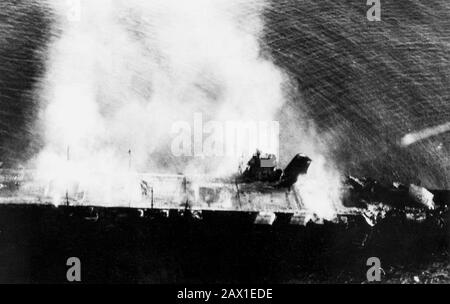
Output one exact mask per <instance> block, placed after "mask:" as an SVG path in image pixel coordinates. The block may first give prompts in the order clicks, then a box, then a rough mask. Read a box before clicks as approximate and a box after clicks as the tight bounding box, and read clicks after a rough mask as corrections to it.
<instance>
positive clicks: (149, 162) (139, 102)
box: [36, 0, 320, 197]
mask: <svg viewBox="0 0 450 304" xmlns="http://www.w3.org/2000/svg"><path fill="white" fill-rule="evenodd" d="M47 1H48V2H49V4H50V6H51V7H52V8H53V9H54V11H55V13H56V16H57V20H58V22H57V24H58V26H57V27H58V31H57V32H58V35H57V37H56V38H55V39H54V41H53V42H52V45H51V48H50V53H49V56H48V62H47V70H46V76H45V79H44V80H43V82H42V84H41V87H42V88H43V89H42V92H41V96H42V102H43V103H42V104H43V114H42V122H43V124H44V129H45V147H44V149H43V150H42V152H41V153H40V154H39V156H38V157H37V160H36V161H37V167H38V173H39V177H40V178H42V179H44V180H46V181H52V180H71V181H72V180H74V181H77V182H80V183H81V182H82V183H83V184H84V187H87V188H88V189H87V191H90V193H99V194H101V193H102V191H103V190H102V189H103V187H101V185H102V184H103V182H104V177H105V176H109V179H110V181H109V183H110V184H121V183H122V182H123V180H124V178H123V177H124V176H129V175H130V174H131V173H132V172H135V171H157V170H162V169H166V170H168V171H171V172H173V173H176V172H174V171H175V170H176V171H183V170H184V169H185V168H188V169H191V168H196V169H197V170H203V171H206V172H207V173H210V174H215V173H216V174H217V173H220V174H223V173H225V172H233V171H236V169H237V162H238V160H235V161H231V162H228V161H224V162H221V163H219V164H211V163H210V162H208V161H204V163H201V162H200V165H199V166H198V163H195V165H192V164H187V163H184V160H180V159H177V158H175V157H174V156H173V155H171V153H170V149H169V148H170V140H171V137H170V131H171V127H172V125H173V124H174V122H176V121H179V120H184V121H192V118H193V117H194V113H198V112H200V113H203V116H204V117H205V120H206V119H215V120H219V121H229V120H232V121H236V120H242V121H270V120H276V118H277V112H278V111H279V110H280V109H281V107H282V105H283V103H284V96H283V92H282V86H283V83H284V81H285V77H284V75H283V73H282V72H281V71H280V70H279V69H278V68H277V67H276V66H275V65H274V64H273V63H272V62H271V61H270V60H269V59H267V58H265V57H262V55H261V49H260V45H259V39H261V35H262V30H263V23H262V20H261V13H262V10H263V9H264V7H265V5H266V4H265V1H264V0H251V1H249V0H189V1H179V0H127V1H125V0H82V1H81V2H79V3H80V5H79V7H78V6H77V7H75V8H74V7H73V6H70V5H68V4H71V5H74V3H75V5H76V3H77V1H70V2H65V1H59V0H47ZM78 8H79V9H80V10H79V11H76V12H75V14H74V11H73V10H74V9H75V10H77V9H78ZM74 17H75V18H74ZM255 148H257V147H255ZM311 157H312V158H313V160H314V155H312V156H311ZM316 173H317V174H318V175H320V172H316ZM63 184H64V183H63ZM318 186H319V185H318ZM63 188H64V187H63V186H61V189H60V190H61V191H63ZM108 195H109V194H108ZM108 195H106V197H108ZM117 195H118V194H117ZM99 196H100V197H105V195H99ZM124 196H126V195H124Z"/></svg>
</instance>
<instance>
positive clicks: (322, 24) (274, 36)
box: [0, 0, 450, 188]
mask: <svg viewBox="0 0 450 304" xmlns="http://www.w3.org/2000/svg"><path fill="white" fill-rule="evenodd" d="M368 8H369V6H367V5H366V4H365V1H362V0H358V1H355V0H351V1H345V2H344V1H338V2H337V1H331V0H325V1H324V0H304V1H295V0H278V1H275V0H274V1H272V2H271V3H270V4H269V5H268V6H267V7H266V9H265V11H264V15H263V20H264V35H263V37H262V38H261V41H260V44H261V46H262V50H263V53H264V56H268V57H270V58H271V59H272V60H273V61H274V62H275V63H276V64H277V65H278V66H279V67H281V68H282V69H283V70H284V71H286V72H287V73H288V74H289V76H290V78H291V81H292V83H293V85H294V86H295V88H296V90H295V91H292V90H289V91H287V94H288V95H289V96H288V98H290V99H292V100H293V102H294V104H295V105H296V107H298V108H299V109H300V110H301V113H302V115H301V116H299V118H298V119H303V120H308V121H311V122H312V123H313V124H314V125H315V126H316V129H317V135H316V136H318V137H320V138H321V141H323V142H324V143H325V144H326V146H327V148H328V150H329V153H328V157H330V158H332V159H333V160H335V162H336V164H337V165H338V166H339V168H340V169H341V172H343V173H350V174H355V175H370V176H372V177H375V178H379V179H382V180H390V181H392V180H398V181H401V182H405V183H408V182H413V183H417V184H421V185H424V186H427V187H431V188H448V187H450V133H449V132H447V133H442V134H440V135H436V136H433V137H430V138H428V139H426V140H423V141H420V142H417V143H415V144H412V145H410V146H407V147H402V146H400V145H399V142H400V140H401V138H402V137H403V136H404V135H405V134H407V133H409V132H415V131H420V130H422V129H424V128H427V127H432V126H436V125H440V124H444V123H446V122H448V121H450V87H449V84H450V51H449V47H450V2H448V1H447V0H429V1H426V2H423V1H418V0H396V1H394V0H382V1H381V21H380V22H369V21H368V20H367V18H366V11H367V10H368ZM54 23H55V22H54V16H53V12H52V10H51V9H50V8H49V7H48V6H47V5H46V4H45V3H44V2H43V1H42V2H40V1H26V0H16V1H13V0H6V1H1V2H0V162H4V164H5V165H15V164H19V163H21V162H23V161H25V160H27V159H28V158H30V157H31V156H32V155H34V154H35V153H36V152H37V151H39V149H40V148H41V146H42V141H41V137H42V130H39V129H36V127H35V125H34V124H33V123H32V122H33V121H34V120H35V119H36V118H37V116H38V115H39V109H40V107H39V104H38V103H39V101H38V99H37V98H36V96H35V95H34V94H33V89H35V88H36V86H37V84H38V80H39V79H41V77H42V76H43V74H44V73H45V60H46V59H48V45H49V41H50V39H51V38H52V37H53V36H55V35H57V34H58V28H56V27H55V26H54ZM292 92H295V93H292ZM281 125H282V126H283V122H281ZM281 132H282V133H283V129H281ZM281 139H282V140H289V138H283V136H282V138H281Z"/></svg>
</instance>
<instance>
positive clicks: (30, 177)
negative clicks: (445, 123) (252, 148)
mask: <svg viewBox="0 0 450 304" xmlns="http://www.w3.org/2000/svg"><path fill="white" fill-rule="evenodd" d="M311 161H312V160H311V159H310V158H309V157H308V156H306V155H302V154H298V155H296V156H294V158H293V159H292V161H291V162H290V163H289V164H288V166H286V167H285V168H284V169H281V168H278V167H277V164H276V160H275V158H274V156H273V155H261V154H260V153H259V152H257V153H256V154H255V155H254V156H253V157H252V158H251V159H250V160H249V162H248V163H247V166H246V167H245V168H243V169H242V170H240V171H239V172H237V173H236V174H234V175H232V176H229V177H220V178H219V177H207V176H186V175H162V174H138V175H137V180H138V181H139V183H138V184H137V185H133V186H136V187H137V189H135V190H136V191H137V192H138V194H139V195H138V198H137V199H136V198H135V199H133V200H132V199H129V200H127V199H124V200H122V201H115V202H114V203H109V202H101V201H97V200H95V198H92V197H90V195H89V193H86V192H85V191H83V186H82V185H80V184H74V183H70V186H67V189H66V191H65V192H64V193H63V194H62V195H61V193H58V196H57V197H56V198H57V199H56V200H55V191H54V189H53V188H54V187H55V185H53V184H51V183H50V184H39V183H37V182H36V180H35V179H34V176H35V172H33V171H32V170H25V169H22V170H7V169H4V170H2V172H1V174H0V176H1V181H0V185H1V189H0V193H1V197H0V202H1V204H0V248H2V251H1V252H0V257H1V259H0V261H2V262H0V270H2V271H0V273H1V275H0V281H5V282H6V281H8V282H11V280H12V279H13V281H14V280H16V281H17V282H24V281H25V282H60V281H64V275H61V276H58V275H57V274H58V273H61V274H63V273H64V269H65V268H64V263H63V262H61V261H59V260H62V259H64V258H65V257H66V256H79V257H80V259H82V260H83V261H85V263H87V264H88V265H89V268H88V269H90V270H89V273H87V274H86V277H85V279H86V281H87V282H166V283H167V282H274V281H276V282H327V281H330V282H364V280H365V272H364V271H361V269H362V268H361V267H362V266H361V265H365V264H364V263H365V259H367V257H369V256H377V257H380V258H381V259H382V260H383V262H384V265H391V266H390V267H392V268H391V269H390V272H389V273H388V275H387V278H388V279H390V280H393V281H394V282H398V280H402V278H400V277H398V276H396V274H395V271H394V270H395V269H397V268H398V267H407V266H405V265H407V264H408V263H412V264H411V265H417V260H419V261H421V262H422V261H424V260H427V259H428V257H429V256H430V255H433V256H435V255H436V254H438V255H442V259H444V261H445V260H446V259H448V255H446V254H448V248H449V244H448V241H449V234H450V231H449V226H448V222H449V219H450V216H449V212H448V205H449V201H450V200H449V192H448V191H438V190H428V189H425V188H423V187H420V186H416V185H402V184H399V183H393V184H392V185H385V184H381V183H379V182H378V181H376V180H373V179H369V178H356V177H353V176H348V177H347V178H346V180H345V181H344V182H343V187H344V189H343V197H342V204H341V205H340V206H336V213H335V215H334V216H333V217H332V218H323V217H321V216H319V215H318V214H316V213H315V212H314V210H311V209H308V208H306V207H305V205H304V203H303V201H302V196H301V193H299V189H298V187H296V186H295V184H296V182H297V180H298V179H301V178H304V177H305V176H307V174H308V167H309V165H310V163H311ZM133 178H134V179H136V175H133ZM300 190H301V189H300ZM117 191H120V189H117ZM388 249H389V250H388ZM412 252H414V254H413V255H411V253H412ZM446 252H447V253H446ZM205 257H208V258H205ZM24 261H26V263H25V264H24ZM58 261H59V262H60V263H58ZM408 261H409V262H408ZM137 263H139V265H137ZM399 263H400V265H401V266H395V265H399ZM20 265H22V266H20ZM396 267H397V268H396ZM414 267H416V266H414ZM392 269H394V270H392ZM415 269H416V270H417V267H416V268H415ZM434 279H436V278H433V277H430V278H429V280H434ZM436 280H438V281H439V280H440V281H442V280H444V281H445V280H446V278H444V279H442V278H441V279H439V278H438V279H436Z"/></svg>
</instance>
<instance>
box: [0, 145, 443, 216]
mask: <svg viewBox="0 0 450 304" xmlns="http://www.w3.org/2000/svg"><path fill="white" fill-rule="evenodd" d="M311 162H312V160H311V158H309V157H308V156H306V155H304V154H297V155H295V156H294V157H293V158H292V160H291V161H290V162H289V164H288V165H287V166H286V167H285V168H284V169H282V168H279V167H278V164H277V159H276V156H275V155H273V154H262V153H261V152H260V151H256V153H255V154H254V155H253V156H252V157H251V159H250V160H249V161H248V163H247V164H246V166H245V167H244V166H242V165H241V166H239V170H238V172H237V173H236V174H233V175H231V176H228V177H213V176H204V175H189V176H188V175H182V174H172V175H170V174H149V173H147V174H137V175H136V174H131V173H130V175H129V176H127V177H126V179H127V181H126V182H124V183H123V184H120V185H118V184H117V183H116V184H114V183H109V184H108V181H107V179H104V183H105V184H108V185H107V186H106V188H108V189H110V191H108V192H110V193H112V194H114V193H115V192H117V193H119V192H120V193H126V194H127V195H126V196H125V197H123V198H122V199H120V200H115V201H114V203H113V204H111V203H108V202H106V203H105V201H104V200H106V201H107V200H108V198H107V197H103V198H101V199H99V198H98V197H95V196H94V195H92V194H91V193H89V191H86V190H85V187H84V186H83V185H82V184H80V183H79V182H74V181H70V180H65V181H62V182H60V183H59V184H58V183H57V182H56V181H51V182H50V183H46V184H39V183H36V181H35V180H34V177H33V172H32V171H27V170H24V169H22V170H3V171H2V174H1V178H2V180H1V189H0V193H1V194H2V195H1V197H0V199H1V201H2V202H3V203H15V202H20V203H24V202H25V203H44V204H53V205H57V206H58V205H64V206H72V207H89V210H91V211H90V212H93V213H94V214H95V213H96V211H95V210H96V209H98V208H102V207H118V208H128V209H133V210H138V213H139V214H141V215H142V216H143V215H144V214H145V213H151V214H159V215H166V216H168V215H169V213H174V212H175V213H178V214H189V215H193V216H194V217H197V218H202V213H208V212H241V213H247V214H252V216H253V220H254V223H256V224H269V225H272V224H273V223H274V222H275V221H284V222H287V223H290V224H300V225H306V224H307V223H308V222H316V223H323V220H324V219H323V218H321V217H320V216H318V215H317V214H316V213H315V212H314V210H311V208H306V206H305V204H304V202H303V198H302V193H301V190H302V189H301V185H296V183H297V182H298V180H301V179H305V178H307V174H308V168H309V167H310V164H311ZM61 189H64V191H61ZM62 193H63V195H61V194H62ZM102 200H103V201H102ZM447 204H448V193H447V192H445V191H429V190H427V189H425V188H423V187H420V186H416V185H409V186H405V185H402V184H400V183H393V184H392V185H388V186H386V185H382V184H381V183H379V182H377V181H376V180H373V179H366V178H362V179H358V178H356V177H352V176H348V177H347V179H346V180H345V181H344V182H343V187H342V204H341V205H340V206H334V207H333V208H335V209H336V210H335V214H334V217H333V218H329V219H326V220H333V221H342V220H343V221H346V220H347V219H348V218H349V217H354V216H358V217H363V218H364V219H365V220H366V222H367V223H368V224H370V225H374V224H375V222H376V220H377V219H378V218H379V217H380V215H384V214H385V213H386V210H402V211H403V212H406V213H408V212H409V213H410V217H414V216H415V215H414V214H422V213H423V212H430V211H432V210H434V209H439V210H440V208H441V207H446V206H447ZM437 207H438V208H437ZM406 213H405V214H406ZM411 214H413V215H411ZM94 218H95V216H94Z"/></svg>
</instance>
